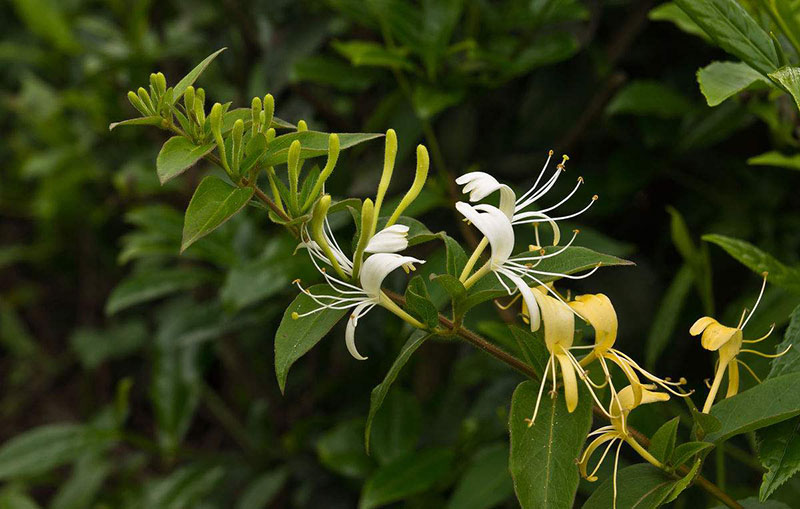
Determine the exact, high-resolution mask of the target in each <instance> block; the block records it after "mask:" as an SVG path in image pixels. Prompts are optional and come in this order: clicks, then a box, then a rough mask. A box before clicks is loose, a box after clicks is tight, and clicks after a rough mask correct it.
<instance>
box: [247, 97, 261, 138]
mask: <svg viewBox="0 0 800 509" xmlns="http://www.w3.org/2000/svg"><path fill="white" fill-rule="evenodd" d="M263 112H264V110H263V109H262V108H261V99H259V98H258V97H253V100H252V101H251V103H250V117H251V120H252V121H253V134H255V133H257V132H261V114H262V113H263Z"/></svg>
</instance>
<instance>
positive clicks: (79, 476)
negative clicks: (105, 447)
mask: <svg viewBox="0 0 800 509" xmlns="http://www.w3.org/2000/svg"><path fill="white" fill-rule="evenodd" d="M111 470H112V465H111V463H110V462H109V461H108V460H106V459H105V458H102V457H100V456H99V455H96V454H86V455H84V456H83V457H82V458H80V459H79V460H78V462H77V463H75V467H74V469H73V471H72V476H71V477H70V478H69V479H68V480H67V481H66V482H64V483H63V484H61V486H60V487H59V489H58V492H57V493H56V494H55V496H54V497H53V499H52V501H51V502H50V506H49V509H84V508H86V507H92V502H94V499H95V497H96V496H97V493H98V492H99V491H100V489H101V488H102V486H103V482H104V481H105V480H106V477H108V474H109V473H110V472H111ZM0 507H2V504H0Z"/></svg>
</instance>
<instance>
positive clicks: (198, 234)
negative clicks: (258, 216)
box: [181, 176, 255, 252]
mask: <svg viewBox="0 0 800 509" xmlns="http://www.w3.org/2000/svg"><path fill="white" fill-rule="evenodd" d="M254 193H255V189H254V188H252V187H244V188H238V187H231V186H230V185H229V184H227V183H226V182H225V181H224V180H222V179H220V178H218V177H214V176H208V177H206V178H204V179H203V180H202V181H201V182H200V185H199V186H197V189H195V191H194V195H193V196H192V200H191V201H190V202H189V206H188V207H187V208H186V215H185V217H184V221H183V239H182V240H181V252H183V251H185V250H186V248H187V247H189V246H191V245H192V244H194V243H195V242H196V241H198V240H199V239H201V238H202V237H204V236H206V235H208V234H209V233H211V232H212V231H214V230H215V229H217V228H219V227H220V226H221V225H222V224H223V223H224V222H225V221H227V220H228V219H230V218H231V217H233V216H234V215H235V214H236V213H237V212H239V211H240V210H242V209H243V208H244V206H245V205H247V202H249V201H250V198H252V197H253V194H254Z"/></svg>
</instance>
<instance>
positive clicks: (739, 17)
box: [675, 0, 778, 76]
mask: <svg viewBox="0 0 800 509" xmlns="http://www.w3.org/2000/svg"><path fill="white" fill-rule="evenodd" d="M675 3H676V4H677V5H678V6H679V7H680V8H681V9H683V11H684V12H685V13H686V14H688V15H689V17H690V18H692V20H693V21H694V22H695V23H697V25H698V26H700V27H701V28H702V29H703V30H705V32H706V33H707V34H708V35H709V36H710V37H711V38H712V39H713V40H714V42H716V43H717V46H719V47H720V48H722V49H724V50H725V51H727V52H728V53H730V54H731V55H734V56H736V57H738V58H739V59H741V60H742V61H744V62H746V63H747V64H749V65H750V67H752V68H753V69H755V70H757V71H758V72H760V73H761V74H763V75H765V76H766V75H768V74H769V73H771V72H773V71H775V70H776V69H777V68H778V55H777V53H776V52H775V47H774V46H773V45H772V39H770V37H769V34H767V32H765V31H764V29H763V28H761V26H760V25H759V24H758V22H756V20H754V19H753V18H752V17H751V16H750V14H748V12H747V11H746V10H745V9H744V8H743V7H742V6H741V5H739V3H738V2H736V0H675Z"/></svg>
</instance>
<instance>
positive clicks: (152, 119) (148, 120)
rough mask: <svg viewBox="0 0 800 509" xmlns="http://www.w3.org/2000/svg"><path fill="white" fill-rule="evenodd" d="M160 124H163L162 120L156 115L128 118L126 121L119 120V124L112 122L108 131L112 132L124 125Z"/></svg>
mask: <svg viewBox="0 0 800 509" xmlns="http://www.w3.org/2000/svg"><path fill="white" fill-rule="evenodd" d="M162 122H164V119H163V118H161V117H160V116H157V115H153V116H149V117H139V118H130V119H128V120H120V121H119V122H112V123H111V124H108V130H109V131H113V130H114V128H115V127H119V126H125V125H161V123H162Z"/></svg>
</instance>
